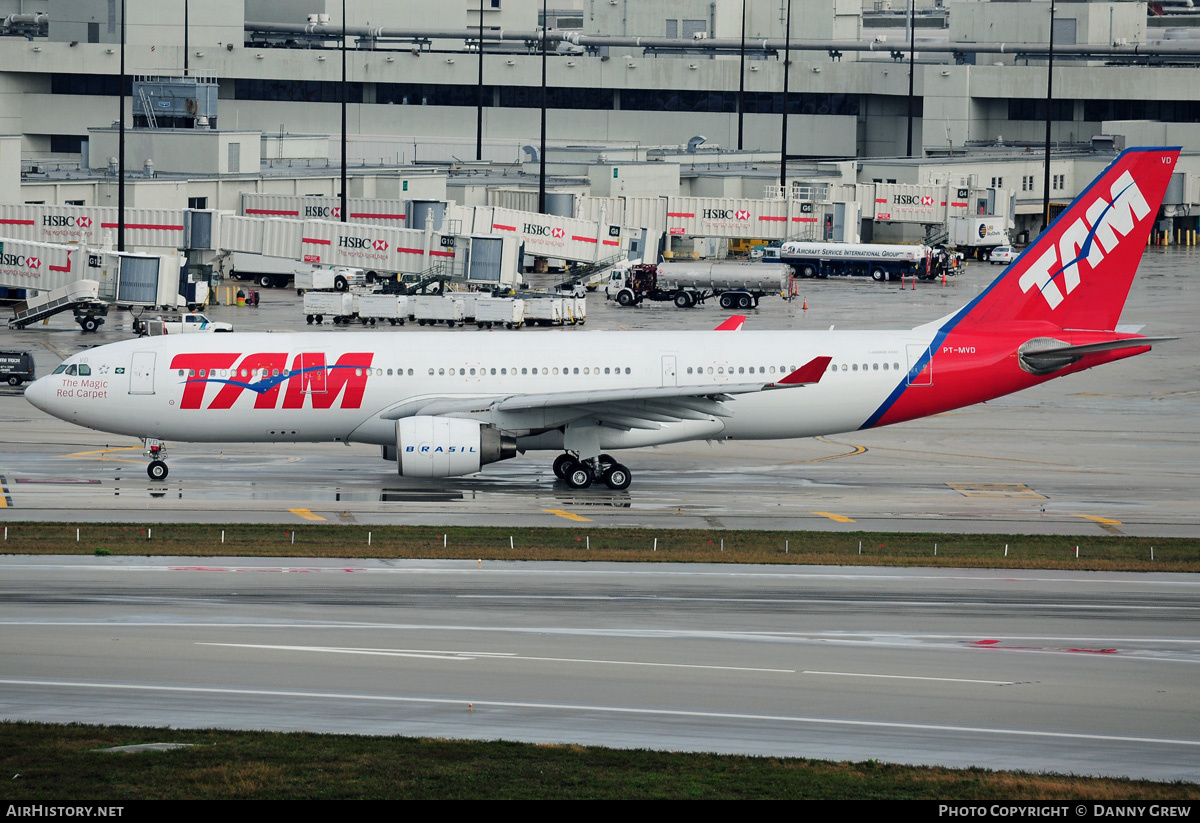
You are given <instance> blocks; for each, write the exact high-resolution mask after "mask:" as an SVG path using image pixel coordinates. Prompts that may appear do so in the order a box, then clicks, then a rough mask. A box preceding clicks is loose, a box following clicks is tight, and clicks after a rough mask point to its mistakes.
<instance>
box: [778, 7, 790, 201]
mask: <svg viewBox="0 0 1200 823" xmlns="http://www.w3.org/2000/svg"><path fill="white" fill-rule="evenodd" d="M785 25H786V27H787V29H786V31H785V32H784V34H783V134H782V136H781V137H780V145H779V188H781V189H783V191H784V192H785V193H786V192H787V121H788V75H789V74H791V72H790V71H789V70H790V69H791V67H792V0H788V4H787V23H786V24H785Z"/></svg>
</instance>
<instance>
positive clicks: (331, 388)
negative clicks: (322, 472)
mask: <svg viewBox="0 0 1200 823" xmlns="http://www.w3.org/2000/svg"><path fill="white" fill-rule="evenodd" d="M374 357H375V355H374V353H373V352H349V353H347V354H343V355H342V356H341V357H339V358H338V361H337V362H336V363H334V364H332V365H328V364H326V362H325V354H324V353H323V352H312V353H301V354H296V355H289V354H288V353H287V352H258V353H255V354H247V355H245V356H243V355H241V354H239V353H236V352H200V353H195V354H177V355H175V357H174V358H172V360H171V368H172V369H173V370H179V371H181V372H182V373H183V376H184V378H185V379H184V381H183V397H182V398H181V399H180V401H179V408H180V409H200V408H206V409H209V410H214V409H229V408H232V407H233V405H234V403H235V402H236V401H237V400H238V399H239V398H240V397H241V396H242V394H243V393H244V392H246V391H249V392H251V393H252V394H254V395H256V397H255V400H254V408H256V409H274V408H278V407H279V395H280V389H281V388H285V386H286V389H285V391H283V406H282V408H285V409H302V408H304V407H305V402H304V399H305V398H306V397H307V398H309V404H308V405H309V407H311V408H313V409H330V408H333V406H334V403H335V402H337V403H338V408H342V409H357V408H359V407H361V406H362V399H363V392H364V391H365V390H366V387H367V378H368V377H370V375H371V368H370V367H371V361H372V360H373V359H374ZM289 360H290V362H291V368H290V369H289V368H288V362H289ZM210 384H215V385H218V386H220V387H221V388H220V391H218V392H217V393H216V394H215V395H210V396H209V398H208V400H209V402H208V405H207V406H205V405H204V401H205V399H206V398H205V395H206V390H207V389H208V386H209V385H210ZM339 398H340V402H338V401H339Z"/></svg>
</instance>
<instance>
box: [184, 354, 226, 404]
mask: <svg viewBox="0 0 1200 823" xmlns="http://www.w3.org/2000/svg"><path fill="white" fill-rule="evenodd" d="M239 356H240V355H239V354H237V353H232V352H218V353H213V352H200V353H198V354H177V355H175V357H174V358H173V359H172V360H171V368H172V369H181V370H183V371H185V372H187V379H186V381H185V382H184V385H183V399H182V400H180V401H179V408H181V409H198V408H200V406H201V404H202V403H203V402H204V390H205V389H206V388H207V387H208V374H209V372H211V371H212V370H213V369H227V368H229V367H230V366H232V365H233V362H234V361H235V360H237V359H238V357H239Z"/></svg>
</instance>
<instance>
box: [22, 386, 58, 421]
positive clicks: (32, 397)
mask: <svg viewBox="0 0 1200 823" xmlns="http://www.w3.org/2000/svg"><path fill="white" fill-rule="evenodd" d="M53 394H54V390H53V389H51V388H50V378H48V377H39V378H38V379H37V380H34V381H33V382H32V383H30V384H29V385H28V386H27V387H26V389H25V399H26V400H28V401H29V402H30V403H32V404H33V405H34V406H36V407H38V408H39V409H41V410H42V411H44V412H46V413H48V414H53V412H51V411H50V408H49V406H50V398H51V397H52V396H53Z"/></svg>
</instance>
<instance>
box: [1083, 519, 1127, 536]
mask: <svg viewBox="0 0 1200 823" xmlns="http://www.w3.org/2000/svg"><path fill="white" fill-rule="evenodd" d="M1071 516H1072V517H1082V518H1083V519H1084V520H1091V521H1092V522H1093V523H1095V524H1096V525H1097V526H1099V527H1100V528H1102V529H1104V530H1105V531H1106V532H1108V533H1109V534H1124V532H1122V531H1121V530H1120V529H1118V528H1117V526H1121V525H1124V524H1123V523H1121V521H1120V520H1113V519H1112V518H1109V517H1097V516H1096V515H1094V514H1073V515H1071Z"/></svg>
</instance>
